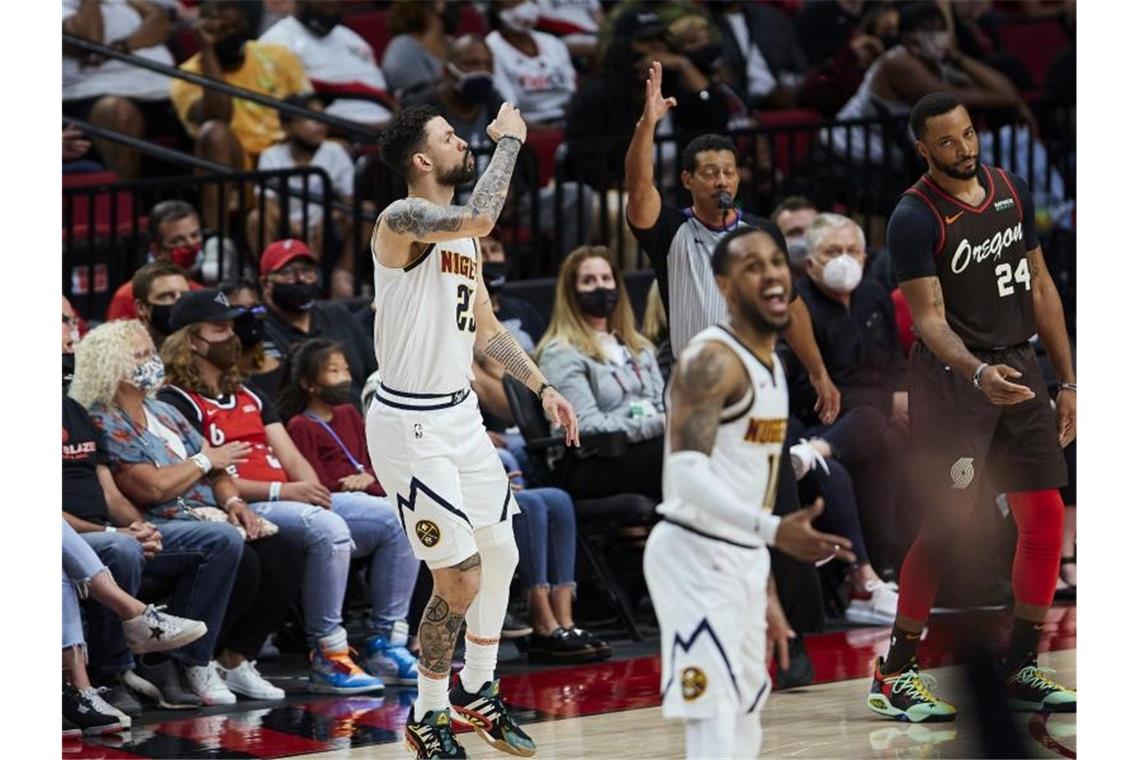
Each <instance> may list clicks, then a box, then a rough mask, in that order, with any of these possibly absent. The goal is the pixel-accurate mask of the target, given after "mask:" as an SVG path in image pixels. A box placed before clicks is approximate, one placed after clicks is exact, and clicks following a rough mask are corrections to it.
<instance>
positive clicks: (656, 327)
mask: <svg viewBox="0 0 1140 760" xmlns="http://www.w3.org/2000/svg"><path fill="white" fill-rule="evenodd" d="M641 334H642V335H644V336H645V337H646V338H648V339H649V341H650V342H651V343H652V344H653V345H654V346H655V348H656V351H657V367H658V368H659V369H660V370H661V377H663V378H664V379H665V382H669V370H671V369H672V368H673V347H672V346H671V345H669V317H668V315H667V314H666V313H665V302H664V301H662V300H661V288H660V286H658V284H657V280H654V281H653V284H652V285H650V286H649V294H648V295H647V296H646V297H645V316H643V317H642V318H641Z"/></svg>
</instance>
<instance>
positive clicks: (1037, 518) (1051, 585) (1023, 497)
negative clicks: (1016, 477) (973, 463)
mask: <svg viewBox="0 0 1140 760" xmlns="http://www.w3.org/2000/svg"><path fill="white" fill-rule="evenodd" d="M1006 498H1007V499H1008V501H1009V507H1010V511H1012V512H1013V519H1014V521H1015V522H1016V523H1017V553H1016V554H1015V555H1014V557H1013V596H1014V598H1015V599H1016V600H1017V601H1019V602H1022V603H1024V604H1031V605H1033V606H1036V607H1048V606H1049V605H1050V604H1052V603H1053V593H1054V592H1055V591H1056V589H1057V573H1058V571H1059V570H1060V566H1061V543H1062V540H1063V537H1064V532H1065V505H1064V503H1063V502H1062V501H1061V494H1060V493H1059V492H1058V491H1057V489H1055V488H1051V489H1048V490H1043V491H1018V492H1015V493H1010V494H1007V495H1006Z"/></svg>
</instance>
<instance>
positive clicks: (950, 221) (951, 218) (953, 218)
mask: <svg viewBox="0 0 1140 760" xmlns="http://www.w3.org/2000/svg"><path fill="white" fill-rule="evenodd" d="M964 213H966V212H965V211H959V212H958V213H957V214H955V215H954V216H948V217H946V223H947V224H953V223H954V222H956V221H958V217H960V216H961V215H962V214H964Z"/></svg>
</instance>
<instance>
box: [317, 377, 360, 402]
mask: <svg viewBox="0 0 1140 760" xmlns="http://www.w3.org/2000/svg"><path fill="white" fill-rule="evenodd" d="M315 395H316V397H317V398H319V399H320V400H321V401H324V402H325V403H326V404H328V405H329V406H340V405H341V404H351V403H352V396H353V393H352V381H351V380H345V381H344V382H343V383H337V384H336V385H321V386H318V387H317V390H316V392H315Z"/></svg>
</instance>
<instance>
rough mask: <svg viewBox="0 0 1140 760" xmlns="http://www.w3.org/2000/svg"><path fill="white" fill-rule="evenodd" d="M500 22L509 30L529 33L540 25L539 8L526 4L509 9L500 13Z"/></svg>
mask: <svg viewBox="0 0 1140 760" xmlns="http://www.w3.org/2000/svg"><path fill="white" fill-rule="evenodd" d="M499 20H500V21H502V22H503V24H504V25H505V26H506V27H507V28H508V29H513V30H514V31H516V32H529V31H530V30H531V29H534V25H535V24H537V23H538V6H537V5H535V4H534V3H531V2H526V3H523V4H522V5H516V6H515V7H514V8H507V9H506V10H503V11H499Z"/></svg>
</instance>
